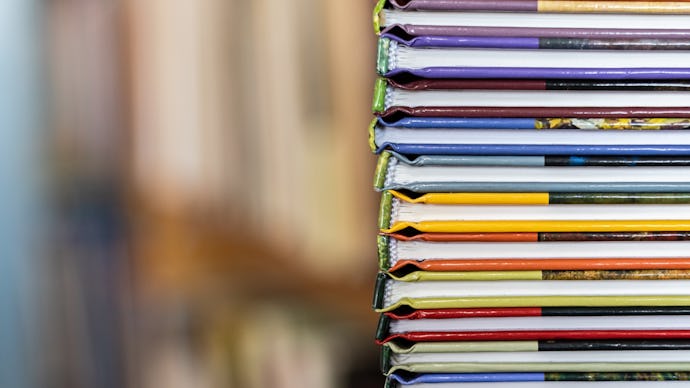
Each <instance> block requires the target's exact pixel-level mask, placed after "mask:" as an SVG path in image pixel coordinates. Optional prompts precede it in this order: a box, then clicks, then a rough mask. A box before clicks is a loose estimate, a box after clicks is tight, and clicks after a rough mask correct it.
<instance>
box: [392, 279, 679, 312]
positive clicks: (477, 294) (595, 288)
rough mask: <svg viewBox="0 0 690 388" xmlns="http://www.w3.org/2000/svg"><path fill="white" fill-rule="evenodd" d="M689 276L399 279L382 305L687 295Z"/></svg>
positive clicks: (393, 282) (393, 281)
mask: <svg viewBox="0 0 690 388" xmlns="http://www.w3.org/2000/svg"><path fill="white" fill-rule="evenodd" d="M689 295H690V280H664V281H659V280H568V281H563V280H506V281H500V282H496V281H438V282H400V281H395V280H389V281H387V282H386V285H385V292H384V305H385V306H392V305H395V304H396V303H398V302H399V301H401V300H406V299H416V300H421V299H435V298H485V297H494V298H495V297H503V298H504V297H510V298H519V297H546V296H553V297H570V296H577V297H594V296H602V297H604V296H607V297H614V296H618V297H630V296H636V297H641V296H655V297H662V296H689Z"/></svg>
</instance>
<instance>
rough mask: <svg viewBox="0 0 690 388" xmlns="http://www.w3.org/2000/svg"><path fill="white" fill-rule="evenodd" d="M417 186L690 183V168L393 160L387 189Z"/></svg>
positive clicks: (389, 168) (388, 175)
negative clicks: (435, 163) (419, 163)
mask: <svg viewBox="0 0 690 388" xmlns="http://www.w3.org/2000/svg"><path fill="white" fill-rule="evenodd" d="M418 182H439V183H453V182H474V183H492V182H505V183H511V184H512V183H540V182H541V183H616V182H619V183H631V182H639V183H690V166H668V167H663V168H659V167H598V166H587V167H579V166H578V167H574V166H566V167H548V168H544V167H483V166H411V165H408V164H405V163H398V162H397V159H394V158H393V159H392V160H391V162H390V163H389V165H388V171H387V175H386V186H393V185H407V184H412V183H418Z"/></svg>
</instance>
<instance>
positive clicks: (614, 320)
mask: <svg viewBox="0 0 690 388" xmlns="http://www.w3.org/2000/svg"><path fill="white" fill-rule="evenodd" d="M689 327H690V316H688V315H672V316H669V315H625V316H623V315H602V316H553V317H549V316H542V317H492V318H449V319H400V320H391V322H390V326H389V331H390V333H391V334H401V333H410V332H430V333H431V332H450V333H459V332H475V331H476V332H485V331H501V332H504V331H523V330H530V331H570V330H687V329H688V328H689Z"/></svg>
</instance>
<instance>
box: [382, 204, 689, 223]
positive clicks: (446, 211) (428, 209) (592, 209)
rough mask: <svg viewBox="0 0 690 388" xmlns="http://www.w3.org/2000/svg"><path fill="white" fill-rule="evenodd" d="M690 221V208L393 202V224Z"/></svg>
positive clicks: (672, 205) (673, 206) (646, 205)
mask: <svg viewBox="0 0 690 388" xmlns="http://www.w3.org/2000/svg"><path fill="white" fill-rule="evenodd" d="M535 220H552V221H567V220H571V221H577V220H619V221H622V220H690V204H669V205H653V204H635V205H607V204H592V205H429V204H424V203H410V202H406V201H400V200H398V199H394V200H393V206H392V212H391V222H392V223H396V222H422V221H535Z"/></svg>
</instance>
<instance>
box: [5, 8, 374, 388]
mask: <svg viewBox="0 0 690 388" xmlns="http://www.w3.org/2000/svg"><path fill="white" fill-rule="evenodd" d="M372 7H373V3H372V2H369V1H324V0H292V1H284V0H251V1H246V0H3V1H0V55H1V57H0V58H1V60H0V133H2V141H0V187H1V188H2V191H0V386H2V387H13V388H15V387H16V388H23V387H27V388H33V387H41V388H43V387H48V388H52V387H55V388H61V387H69V388H81V387H85V388H86V387H88V388H93V387H99V388H109V387H113V388H123V387H137V388H139V387H141V388H149V387H150V388H160V387H166V388H177V387H179V388H186V387H195V388H215V387H240V388H263V387H271V388H282V387H300V388H310V387H314V388H317V387H318V388H329V387H334V388H339V387H380V386H382V384H383V379H382V378H381V377H380V375H379V374H378V365H377V364H378V351H377V347H376V346H375V345H374V342H373V337H374V331H375V326H376V319H377V317H376V315H375V314H374V313H373V312H372V311H371V308H370V299H371V294H372V287H373V281H374V277H375V271H376V258H375V252H376V248H375V233H376V228H375V224H376V222H375V219H376V211H377V210H376V201H377V198H376V197H377V196H376V195H375V194H374V192H373V190H372V188H371V180H372V179H371V178H372V175H373V169H374V164H375V158H374V157H373V156H372V155H371V154H370V152H369V150H368V148H367V140H366V126H367V124H368V122H369V120H370V112H369V106H370V96H371V90H372V87H373V80H374V53H375V41H374V34H373V31H372V28H371V21H370V20H371V17H370V14H371V9H372Z"/></svg>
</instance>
